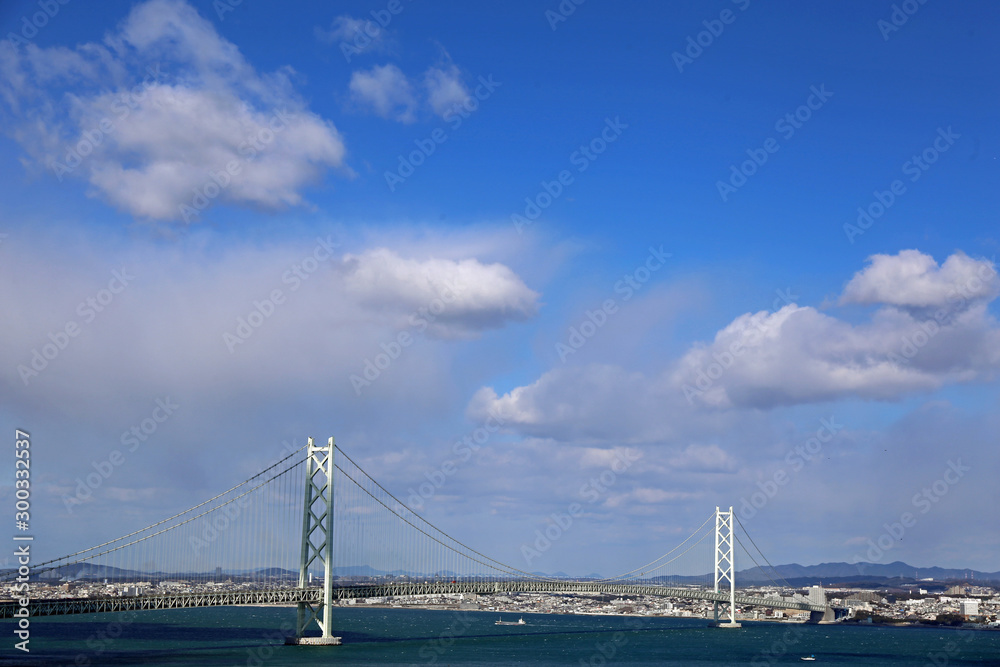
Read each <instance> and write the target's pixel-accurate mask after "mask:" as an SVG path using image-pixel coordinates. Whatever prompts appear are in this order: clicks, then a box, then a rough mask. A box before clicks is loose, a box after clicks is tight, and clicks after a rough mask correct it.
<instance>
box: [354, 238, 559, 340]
mask: <svg viewBox="0 0 1000 667" xmlns="http://www.w3.org/2000/svg"><path fill="white" fill-rule="evenodd" d="M344 271H345V275H344V281H345V289H346V290H347V292H348V293H350V294H351V295H353V296H354V297H355V298H357V299H358V300H359V302H360V303H363V304H365V305H366V306H368V307H371V308H372V309H373V310H374V311H376V312H379V313H383V314H388V315H390V316H392V317H393V318H394V319H395V320H396V321H397V322H398V323H400V324H403V323H407V324H409V325H412V323H413V322H425V323H426V325H420V326H426V328H427V331H428V332H429V333H431V334H433V335H436V336H440V337H463V336H468V335H471V334H475V333H477V332H479V331H482V330H484V329H491V328H496V327H500V326H503V324H504V323H505V322H506V321H511V320H513V321H517V320H526V319H528V318H530V317H532V316H533V315H534V314H535V313H536V312H537V309H538V296H539V295H538V294H537V293H536V292H534V291H532V290H531V289H529V288H528V287H527V286H526V285H525V284H524V282H523V281H522V280H521V279H520V278H519V277H518V276H517V275H516V274H515V273H514V272H513V271H511V270H510V269H509V268H508V267H506V266H504V265H503V264H498V263H494V264H482V263H480V262H479V261H478V260H475V259H463V260H452V259H433V258H432V259H427V260H423V261H421V260H416V259H406V258H403V257H400V256H399V255H398V254H396V253H395V252H393V251H392V250H388V249H385V248H379V249H375V250H369V251H366V252H364V253H362V254H360V255H348V256H346V257H345V258H344ZM404 326H405V324H404Z"/></svg>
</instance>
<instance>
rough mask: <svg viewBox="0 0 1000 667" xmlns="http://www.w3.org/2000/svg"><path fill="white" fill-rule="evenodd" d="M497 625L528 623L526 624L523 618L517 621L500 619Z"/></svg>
mask: <svg viewBox="0 0 1000 667" xmlns="http://www.w3.org/2000/svg"><path fill="white" fill-rule="evenodd" d="M496 624H497V625H527V623H525V622H524V619H523V618H519V619H517V620H516V621H505V620H503V618H500V620H498V621H497V622H496Z"/></svg>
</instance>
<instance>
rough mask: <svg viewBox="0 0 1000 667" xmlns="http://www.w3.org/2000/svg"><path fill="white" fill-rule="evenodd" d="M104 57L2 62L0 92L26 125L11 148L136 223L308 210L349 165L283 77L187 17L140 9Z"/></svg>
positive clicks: (162, 4) (70, 54) (189, 13)
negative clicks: (335, 173)
mask: <svg viewBox="0 0 1000 667" xmlns="http://www.w3.org/2000/svg"><path fill="white" fill-rule="evenodd" d="M106 44H107V46H104V45H96V44H86V45H82V46H78V47H76V48H75V49H72V50H70V49H65V48H61V47H53V48H48V49H39V48H37V47H34V46H33V45H32V46H28V47H27V48H26V49H25V50H24V54H23V55H22V54H20V53H19V52H17V51H11V50H9V49H8V50H5V51H3V53H2V54H0V69H2V70H3V71H4V72H7V73H10V74H11V77H9V78H7V79H6V81H7V84H6V85H2V84H0V88H2V90H3V97H4V99H5V100H6V101H7V103H8V106H10V107H11V109H12V111H14V113H15V114H17V115H18V116H19V117H20V119H21V121H22V122H21V123H20V124H16V125H15V127H14V128H13V129H12V134H13V136H15V138H17V140H18V141H19V142H20V143H21V144H22V146H23V147H24V148H25V150H26V151H27V152H28V154H29V155H30V156H31V158H32V159H33V160H34V161H35V162H36V163H37V164H41V165H45V166H46V167H48V168H49V169H50V170H52V171H53V172H54V173H55V175H56V176H58V177H59V178H60V180H61V179H63V178H66V177H83V178H85V179H86V180H87V181H88V182H89V183H90V185H91V186H92V191H91V194H94V195H98V196H101V197H103V198H105V199H107V200H109V201H110V202H111V203H112V204H114V205H116V206H118V207H119V208H121V209H123V210H125V211H128V212H129V213H130V214H132V215H134V216H137V217H141V218H151V219H157V220H176V219H184V220H185V221H188V222H190V221H192V220H193V219H195V218H196V217H197V216H198V215H200V213H201V211H203V210H204V209H205V208H206V207H207V206H209V205H212V204H214V203H217V202H228V203H233V204H239V205H254V206H265V207H278V206H285V205H296V204H301V203H302V195H301V190H302V189H303V188H304V187H305V186H306V185H307V184H309V183H311V182H313V181H316V180H318V179H319V178H320V177H321V175H322V173H323V172H324V171H325V170H326V169H327V168H328V167H335V166H341V165H343V160H344V156H345V148H344V143H343V140H342V138H341V136H340V134H339V133H338V132H337V130H336V128H334V127H333V125H332V124H331V123H329V122H328V121H325V120H323V119H322V118H320V117H319V116H317V115H316V114H314V113H312V112H310V111H308V110H307V109H306V107H305V104H304V103H303V102H302V100H301V99H300V98H299V97H298V96H297V95H296V94H295V93H294V92H293V91H292V87H291V84H290V82H289V78H288V73H287V72H286V71H279V72H275V73H271V74H265V75H260V74H258V73H257V72H255V71H254V69H253V67H252V66H251V65H249V64H248V63H247V62H246V60H245V59H244V58H243V56H242V54H241V53H240V52H239V49H238V48H237V47H236V46H235V45H234V44H232V43H231V42H228V41H226V40H225V39H223V38H222V37H220V36H219V35H218V33H217V32H216V31H215V28H214V27H213V26H212V24H211V23H209V22H208V21H206V20H205V19H203V18H202V17H201V16H199V15H198V14H197V12H196V11H195V10H194V9H193V8H192V7H191V6H190V5H187V4H186V3H184V2H180V1H178V0H150V1H149V2H146V3H144V4H140V5H137V6H136V7H135V8H134V9H133V10H132V12H131V13H130V14H129V16H128V17H127V18H126V20H125V21H124V22H123V23H122V24H121V26H120V28H119V30H118V32H116V33H113V34H112V35H110V36H109V37H108V38H107V39H106ZM56 81H58V82H60V83H64V84H65V83H67V82H69V83H71V84H72V86H71V88H70V90H72V91H73V92H67V93H66V102H67V104H60V103H59V101H58V100H57V99H56V98H55V97H54V96H53V94H52V93H51V92H50V91H48V90H47V89H45V88H44V86H45V85H47V84H49V83H53V82H56ZM12 100H27V101H28V102H30V104H31V107H30V108H28V106H27V104H26V103H23V102H22V103H20V104H14V103H12ZM63 107H66V108H68V113H63V112H60V111H58V109H61V108H63ZM185 207H187V208H185Z"/></svg>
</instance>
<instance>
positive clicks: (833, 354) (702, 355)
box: [468, 255, 1000, 469]
mask: <svg viewBox="0 0 1000 667" xmlns="http://www.w3.org/2000/svg"><path fill="white" fill-rule="evenodd" d="M955 258H959V259H957V260H956V259H955ZM962 258H964V256H959V255H954V256H952V258H949V260H948V261H946V262H945V264H944V266H943V267H942V271H944V270H945V267H948V269H947V270H948V272H949V275H948V281H947V282H945V284H946V285H947V284H951V283H950V281H951V279H952V278H954V277H955V276H959V278H957V279H959V280H961V279H964V277H965V276H968V275H969V270H968V268H969V267H968V265H967V264H966V263H965V259H962ZM966 259H967V258H966ZM983 266H984V265H982V264H978V265H976V267H973V268H975V270H976V271H979V270H980V269H982V268H983ZM951 267H958V268H951ZM883 284H887V283H883ZM937 287H938V281H936V280H933V281H932V287H929V288H928V289H927V290H925V293H926V292H931V293H934V294H939V295H943V296H942V297H941V298H947V294H948V293H947V292H945V291H943V290H938V291H935V290H936V289H937ZM989 293H991V292H987V291H985V290H984V289H976V291H975V295H976V298H978V299H979V301H978V302H976V303H971V305H970V304H967V303H965V302H961V303H953V304H952V306H951V307H949V308H945V309H944V311H943V312H940V313H939V319H933V318H931V319H927V318H925V317H921V316H919V315H918V314H914V313H911V312H908V311H907V310H902V309H899V308H896V307H893V306H886V307H883V308H881V309H879V310H877V311H876V312H875V313H874V314H873V315H872V317H871V319H870V321H868V322H862V323H858V324H853V323H850V322H846V321H843V320H840V319H837V318H836V317H832V316H830V315H827V314H824V313H821V312H819V311H818V310H816V309H815V308H812V307H809V306H799V305H796V304H790V305H787V306H785V307H783V308H781V309H780V310H778V311H777V312H773V313H770V312H766V311H762V312H759V313H756V314H751V313H747V314H744V315H740V316H739V317H737V318H736V319H734V320H733V321H732V322H731V323H730V324H729V325H727V326H726V327H725V328H723V329H722V330H721V331H719V332H718V333H717V334H716V336H715V338H714V340H713V341H712V342H710V343H707V344H696V345H694V346H693V347H691V348H690V349H689V350H688V351H687V352H686V353H685V354H684V355H682V357H681V358H680V359H678V360H677V361H676V362H674V363H671V364H667V365H666V367H665V368H663V369H661V370H660V371H658V372H653V373H640V372H635V371H629V370H627V369H625V368H622V367H620V366H616V365H608V364H587V365H579V366H574V365H569V366H566V367H562V368H556V369H554V370H550V371H548V372H546V373H544V374H543V375H542V376H541V377H540V378H539V379H538V380H536V381H535V382H534V383H532V384H529V385H524V386H520V387H515V388H513V389H511V390H510V391H509V392H507V393H506V394H503V395H498V394H497V392H496V391H495V390H494V389H493V388H492V387H483V388H481V389H480V390H479V391H478V392H477V393H476V394H475V396H473V398H472V400H471V401H470V403H469V407H468V413H469V415H470V418H473V419H484V418H485V416H486V415H488V414H489V413H490V411H500V413H501V414H504V415H508V416H509V419H508V425H509V427H510V428H511V429H513V430H515V431H517V432H520V433H522V434H524V435H528V436H533V437H540V438H554V439H557V440H560V441H575V442H578V443H592V442H618V441H622V442H660V443H674V444H678V443H681V442H683V438H684V437H685V436H686V437H691V436H693V437H696V438H701V437H704V436H705V434H709V433H712V432H713V429H722V428H724V423H725V422H726V420H728V419H733V418H734V416H735V415H739V414H744V413H740V412H738V410H739V409H747V408H754V409H773V408H775V407H778V406H791V405H800V404H810V403H819V402H825V401H835V400H842V399H849V398H860V399H867V400H885V401H892V400H898V399H900V398H902V397H904V396H907V395H910V394H913V393H916V392H927V391H933V390H936V389H939V388H941V387H943V386H945V385H947V384H954V383H963V382H974V381H988V380H990V379H992V378H993V377H995V375H996V373H997V371H998V370H1000V327H998V325H997V322H996V321H995V320H994V319H993V318H992V317H991V316H990V314H989V312H988V310H987V308H986V305H987V304H986V303H984V302H983V301H982V295H983V294H989ZM897 302H899V303H907V304H915V305H916V304H921V305H927V304H932V303H935V304H936V303H940V301H936V300H935V297H928V298H925V299H923V300H920V299H919V298H918V296H917V295H916V294H909V295H908V296H903V297H900V298H897ZM734 409H736V410H734ZM712 420H716V421H717V422H718V423H715V424H713V423H712ZM713 451H714V450H711V449H708V450H688V451H687V452H686V454H685V456H686V457H687V458H686V459H684V458H682V459H678V462H679V463H680V462H681V461H689V462H690V463H692V464H696V463H697V462H698V457H701V463H703V464H704V465H706V466H708V467H711V466H717V467H719V468H720V469H725V468H726V466H727V465H728V464H727V462H726V461H725V460H723V459H720V458H716V459H712V455H713ZM721 453H722V452H721V451H719V452H714V455H715V456H716V457H718V454H721ZM685 465H687V463H685Z"/></svg>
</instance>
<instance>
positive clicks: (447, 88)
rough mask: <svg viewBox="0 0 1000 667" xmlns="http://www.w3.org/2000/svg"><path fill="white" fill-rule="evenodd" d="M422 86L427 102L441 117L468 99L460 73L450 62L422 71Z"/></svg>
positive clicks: (467, 92)
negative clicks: (424, 89) (425, 91)
mask: <svg viewBox="0 0 1000 667" xmlns="http://www.w3.org/2000/svg"><path fill="white" fill-rule="evenodd" d="M424 86H425V87H426V88H427V102H428V103H429V104H430V105H431V109H433V110H434V113H436V114H437V115H438V116H441V117H442V118H443V117H444V116H445V115H446V114H447V113H448V112H449V111H452V110H454V109H455V107H458V106H462V105H464V104H465V103H466V102H468V100H469V91H468V89H467V88H466V87H465V84H463V83H462V74H461V72H460V71H459V69H458V67H456V66H455V65H454V64H452V63H449V64H447V65H444V66H442V67H431V68H430V69H428V70H427V71H426V72H424Z"/></svg>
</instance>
